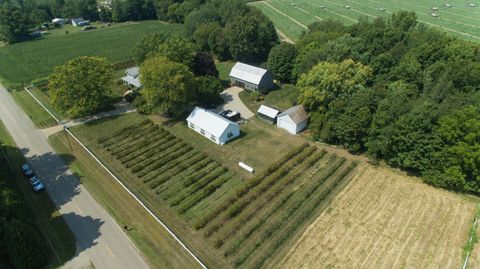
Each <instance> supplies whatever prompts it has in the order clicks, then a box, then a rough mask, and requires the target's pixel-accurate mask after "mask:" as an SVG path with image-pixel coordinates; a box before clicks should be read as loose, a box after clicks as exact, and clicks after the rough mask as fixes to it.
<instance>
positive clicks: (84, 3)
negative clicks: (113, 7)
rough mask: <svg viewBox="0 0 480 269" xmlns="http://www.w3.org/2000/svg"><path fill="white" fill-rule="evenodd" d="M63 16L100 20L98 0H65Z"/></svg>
mask: <svg viewBox="0 0 480 269" xmlns="http://www.w3.org/2000/svg"><path fill="white" fill-rule="evenodd" d="M62 16H63V17H66V18H76V17H82V18H84V19H87V20H91V21H96V20H98V9H97V1H96V0H65V4H64V5H63V9H62Z"/></svg>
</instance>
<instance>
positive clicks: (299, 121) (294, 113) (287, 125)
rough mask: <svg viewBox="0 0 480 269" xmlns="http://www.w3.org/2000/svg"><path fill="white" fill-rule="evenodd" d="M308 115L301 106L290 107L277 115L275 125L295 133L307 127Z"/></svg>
mask: <svg viewBox="0 0 480 269" xmlns="http://www.w3.org/2000/svg"><path fill="white" fill-rule="evenodd" d="M307 123H308V115H307V112H305V110H304V109H303V106H301V105H298V106H294V107H291V108H289V109H287V110H285V111H284V112H282V113H280V114H279V115H278V116H277V127H279V128H282V129H285V130H287V131H288V132H289V133H291V134H297V133H299V132H300V131H302V130H303V129H305V127H307Z"/></svg>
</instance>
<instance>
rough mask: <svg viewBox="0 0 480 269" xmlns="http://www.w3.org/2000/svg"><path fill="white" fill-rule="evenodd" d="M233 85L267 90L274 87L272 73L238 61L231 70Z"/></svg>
mask: <svg viewBox="0 0 480 269" xmlns="http://www.w3.org/2000/svg"><path fill="white" fill-rule="evenodd" d="M230 80H231V83H232V85H234V86H239V87H241V88H245V89H247V90H255V91H261V92H265V91H267V90H269V89H271V88H272V87H273V76H272V73H271V72H270V71H268V70H266V69H263V68H260V67H256V66H252V65H248V64H244V63H241V62H237V63H236V64H235V65H234V66H233V67H232V70H231V71H230Z"/></svg>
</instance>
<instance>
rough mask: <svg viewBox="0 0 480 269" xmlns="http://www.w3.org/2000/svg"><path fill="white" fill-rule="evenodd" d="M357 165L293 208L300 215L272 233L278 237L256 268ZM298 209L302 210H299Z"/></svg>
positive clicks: (260, 265)
mask: <svg viewBox="0 0 480 269" xmlns="http://www.w3.org/2000/svg"><path fill="white" fill-rule="evenodd" d="M356 166H357V163H355V162H352V163H350V165H349V166H348V167H347V168H346V169H345V170H343V171H341V172H340V173H339V174H338V175H337V180H335V181H334V183H333V184H332V185H330V186H329V188H328V189H327V190H325V191H324V192H322V193H321V194H320V195H315V196H314V197H313V201H311V202H310V203H309V204H307V206H304V207H301V204H300V205H299V206H298V207H296V208H295V209H292V212H295V213H297V215H298V216H296V217H295V218H293V222H291V223H290V225H287V226H283V225H282V226H280V227H281V229H282V231H280V232H277V233H272V235H273V236H276V237H277V238H276V239H275V240H272V241H271V242H272V245H271V246H270V247H268V248H267V251H265V248H264V254H263V255H262V256H261V257H260V258H259V259H258V260H257V261H256V262H255V264H254V268H261V267H262V266H263V265H264V263H265V261H266V260H267V259H268V258H270V257H271V256H272V255H273V254H274V253H275V252H276V250H277V249H278V248H279V247H280V246H281V245H282V244H283V243H284V242H286V241H287V240H288V239H289V238H290V237H291V236H292V235H293V234H294V233H295V232H296V231H297V230H298V229H299V228H300V227H301V226H302V225H303V223H304V222H305V221H306V220H307V219H309V218H310V217H311V216H312V214H313V213H314V212H315V209H316V207H317V206H318V204H320V203H321V202H322V201H323V200H324V199H325V198H326V197H327V196H328V195H329V194H330V193H331V192H332V191H333V190H334V189H335V187H336V186H337V185H338V184H340V182H341V181H342V180H343V179H344V178H345V177H346V176H347V175H348V174H349V173H350V172H351V171H352V170H353V169H354V168H355V167H356ZM297 209H298V210H299V211H300V212H297Z"/></svg>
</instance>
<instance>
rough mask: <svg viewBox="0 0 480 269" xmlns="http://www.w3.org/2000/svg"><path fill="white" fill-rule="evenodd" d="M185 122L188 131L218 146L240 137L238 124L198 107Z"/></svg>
mask: <svg viewBox="0 0 480 269" xmlns="http://www.w3.org/2000/svg"><path fill="white" fill-rule="evenodd" d="M187 122H188V127H190V129H193V130H195V131H196V132H197V133H199V134H201V135H203V136H205V137H206V138H208V139H210V140H211V141H213V142H215V143H217V144H219V145H223V144H225V143H227V142H228V141H229V140H231V139H233V138H235V137H237V136H239V135H240V126H238V124H236V123H233V122H231V121H229V120H227V119H225V118H223V117H221V116H220V115H217V114H216V113H214V112H211V111H208V110H206V109H204V108H200V107H195V109H194V110H193V111H192V112H191V113H190V115H189V116H188V118H187Z"/></svg>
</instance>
